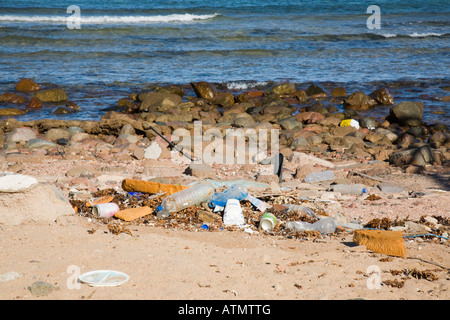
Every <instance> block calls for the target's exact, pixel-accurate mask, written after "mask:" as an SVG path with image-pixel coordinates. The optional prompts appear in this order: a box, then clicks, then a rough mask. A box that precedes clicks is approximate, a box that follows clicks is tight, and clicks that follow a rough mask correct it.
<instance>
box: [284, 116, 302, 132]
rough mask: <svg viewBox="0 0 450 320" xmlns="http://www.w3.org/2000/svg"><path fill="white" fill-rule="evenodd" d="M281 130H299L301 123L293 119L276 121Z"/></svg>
mask: <svg viewBox="0 0 450 320" xmlns="http://www.w3.org/2000/svg"><path fill="white" fill-rule="evenodd" d="M278 123H279V124H280V126H281V128H283V129H284V130H301V129H303V125H302V123H301V122H299V121H297V119H296V118H295V117H289V118H285V119H282V120H280V121H278Z"/></svg>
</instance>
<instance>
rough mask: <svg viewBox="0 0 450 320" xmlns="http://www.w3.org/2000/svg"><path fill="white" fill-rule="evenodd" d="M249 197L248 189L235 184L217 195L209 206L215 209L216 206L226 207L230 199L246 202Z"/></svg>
mask: <svg viewBox="0 0 450 320" xmlns="http://www.w3.org/2000/svg"><path fill="white" fill-rule="evenodd" d="M247 195H248V191H247V189H246V188H244V187H242V186H240V185H238V184H233V185H231V186H229V187H228V188H227V189H226V190H225V191H223V192H219V193H216V194H215V195H214V196H213V197H212V198H211V202H210V203H209V206H210V207H211V208H214V207H216V206H219V207H225V206H226V204H227V201H228V200H229V199H237V200H239V201H241V200H244V199H245V198H246V197H247Z"/></svg>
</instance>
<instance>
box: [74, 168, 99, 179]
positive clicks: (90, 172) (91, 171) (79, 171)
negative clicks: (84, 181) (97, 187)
mask: <svg viewBox="0 0 450 320" xmlns="http://www.w3.org/2000/svg"><path fill="white" fill-rule="evenodd" d="M98 174H99V172H98V171H97V170H96V169H95V168H94V167H92V166H78V167H73V168H70V169H69V170H67V172H66V177H69V178H74V177H75V178H78V177H81V176H84V177H94V176H97V175H98Z"/></svg>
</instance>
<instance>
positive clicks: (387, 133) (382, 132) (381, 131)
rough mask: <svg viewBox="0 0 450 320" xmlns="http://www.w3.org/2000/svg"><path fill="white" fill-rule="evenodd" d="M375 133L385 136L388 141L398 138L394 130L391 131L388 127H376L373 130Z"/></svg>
mask: <svg viewBox="0 0 450 320" xmlns="http://www.w3.org/2000/svg"><path fill="white" fill-rule="evenodd" d="M375 133H377V134H380V135H382V136H384V137H386V138H387V139H388V140H389V141H390V142H395V141H397V139H398V135H397V134H395V133H394V132H392V131H391V130H389V129H384V128H377V129H376V130H375Z"/></svg>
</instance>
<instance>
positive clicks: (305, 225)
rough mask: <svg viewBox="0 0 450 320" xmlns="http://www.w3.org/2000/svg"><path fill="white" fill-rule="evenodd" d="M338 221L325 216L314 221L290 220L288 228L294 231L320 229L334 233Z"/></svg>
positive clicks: (287, 224)
mask: <svg viewBox="0 0 450 320" xmlns="http://www.w3.org/2000/svg"><path fill="white" fill-rule="evenodd" d="M336 227H337V225H336V221H334V219H333V218H324V219H321V220H319V221H317V222H314V223H309V222H305V221H288V222H286V228H287V229H290V230H292V231H297V232H298V231H319V232H321V233H333V232H334V231H335V230H336Z"/></svg>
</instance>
